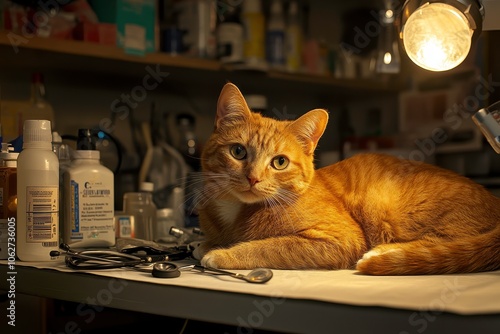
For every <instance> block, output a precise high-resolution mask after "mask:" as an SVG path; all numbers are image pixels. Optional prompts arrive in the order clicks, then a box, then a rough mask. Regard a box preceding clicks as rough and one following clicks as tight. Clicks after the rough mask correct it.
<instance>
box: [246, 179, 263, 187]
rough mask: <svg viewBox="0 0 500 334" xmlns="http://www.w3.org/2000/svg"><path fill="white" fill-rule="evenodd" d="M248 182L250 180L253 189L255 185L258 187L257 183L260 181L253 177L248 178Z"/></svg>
mask: <svg viewBox="0 0 500 334" xmlns="http://www.w3.org/2000/svg"><path fill="white" fill-rule="evenodd" d="M247 180H248V183H249V184H250V186H251V187H253V186H254V185H256V184H257V183H259V182H260V180H259V179H257V178H256V177H252V176H247Z"/></svg>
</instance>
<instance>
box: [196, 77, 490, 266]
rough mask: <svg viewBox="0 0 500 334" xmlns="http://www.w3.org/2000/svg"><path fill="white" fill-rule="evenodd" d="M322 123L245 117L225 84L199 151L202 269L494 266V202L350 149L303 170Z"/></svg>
mask: <svg viewBox="0 0 500 334" xmlns="http://www.w3.org/2000/svg"><path fill="white" fill-rule="evenodd" d="M327 121H328V114H327V112H326V111H324V110H321V109H315V110H312V111H310V112H308V113H307V114H305V115H303V116H302V117H300V118H299V119H297V120H296V121H278V120H274V119H271V118H266V117H263V116H261V115H260V114H258V113H254V112H251V111H250V110H249V108H248V106H247V104H246V102H245V100H244V98H243V96H242V95H241V93H240V91H239V90H238V88H237V87H236V86H234V85H233V84H230V83H229V84H226V85H225V86H224V88H223V90H222V92H221V95H220V97H219V101H218V105H217V115H216V121H215V129H214V132H213V134H212V135H211V137H210V138H209V140H208V142H207V143H206V147H205V148H204V151H203V154H202V167H203V177H204V189H203V192H202V194H203V198H201V199H199V203H200V208H199V213H200V226H201V228H202V230H203V231H204V233H205V235H206V242H205V243H204V244H203V245H202V246H200V247H199V248H198V249H197V250H196V252H195V256H196V257H198V258H201V262H202V264H203V265H206V266H212V267H218V268H232V269H251V268H255V267H268V268H278V269H280V268H281V269H353V268H356V269H357V270H358V271H360V272H361V273H364V274H372V275H408V274H445V273H463V272H477V271H488V270H495V269H499V268H500V224H499V222H500V199H498V198H496V197H494V196H493V195H492V194H491V193H490V192H488V191H487V190H486V189H484V188H483V187H482V186H480V185H478V184H475V183H473V182H472V181H470V180H469V179H467V178H465V177H462V176H460V175H458V174H455V173H453V172H451V171H448V170H445V169H441V168H438V167H436V166H432V165H428V164H423V163H417V162H410V161H406V160H403V159H399V158H395V157H391V156H386V155H377V154H361V155H357V156H354V157H352V158H350V159H346V160H344V161H341V162H339V163H336V164H334V165H331V166H328V167H324V168H321V169H318V170H314V166H313V159H314V157H313V153H314V150H315V148H316V145H317V143H318V140H319V139H320V137H321V135H322V134H323V131H324V130H325V126H326V124H327Z"/></svg>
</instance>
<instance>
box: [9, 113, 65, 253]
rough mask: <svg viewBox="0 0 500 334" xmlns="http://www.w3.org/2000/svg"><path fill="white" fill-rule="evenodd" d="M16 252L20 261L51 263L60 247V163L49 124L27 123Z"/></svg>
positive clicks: (19, 166) (21, 156)
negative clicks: (55, 152)
mask: <svg viewBox="0 0 500 334" xmlns="http://www.w3.org/2000/svg"><path fill="white" fill-rule="evenodd" d="M17 201H18V202H17V225H16V227H17V228H16V236H17V240H16V252H17V257H18V258H19V259H20V260H21V261H51V260H56V259H57V258H58V256H51V254H50V252H51V251H53V250H57V249H58V245H59V160H58V159H57V157H56V155H55V154H54V152H52V131H51V126H50V121H48V120H26V121H25V122H24V127H23V150H22V151H21V153H19V157H18V158H17Z"/></svg>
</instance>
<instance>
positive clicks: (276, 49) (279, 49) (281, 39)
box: [266, 0, 285, 69]
mask: <svg viewBox="0 0 500 334" xmlns="http://www.w3.org/2000/svg"><path fill="white" fill-rule="evenodd" d="M266 58H267V62H268V63H269V65H270V66H271V67H273V68H276V69H284V68H285V17H284V15H283V8H282V4H281V0H273V2H272V4H271V14H270V17H269V20H268V22H267V32H266Z"/></svg>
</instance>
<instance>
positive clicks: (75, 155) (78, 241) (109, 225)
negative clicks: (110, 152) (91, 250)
mask: <svg viewBox="0 0 500 334" xmlns="http://www.w3.org/2000/svg"><path fill="white" fill-rule="evenodd" d="M96 143H97V134H95V133H94V132H93V131H92V130H90V129H80V130H78V140H77V149H76V150H75V151H73V152H72V161H71V164H70V165H69V166H68V167H67V168H66V170H65V171H64V173H63V179H64V182H63V183H64V210H65V212H64V224H63V228H62V229H63V240H64V242H65V243H66V244H68V245H71V246H73V247H109V246H114V244H115V227H114V175H113V172H112V171H111V170H109V169H108V168H107V167H105V166H103V165H102V164H101V162H100V151H98V150H97V149H96Z"/></svg>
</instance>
